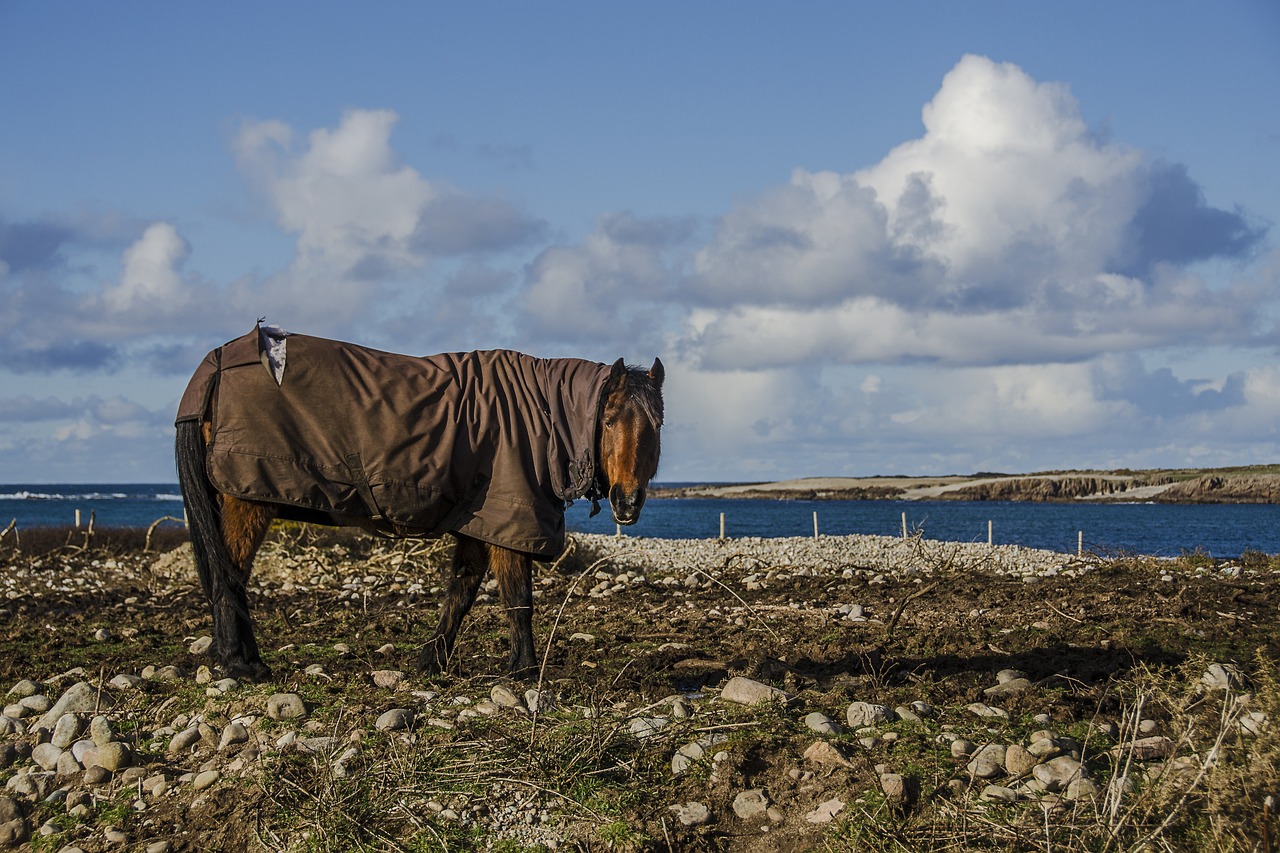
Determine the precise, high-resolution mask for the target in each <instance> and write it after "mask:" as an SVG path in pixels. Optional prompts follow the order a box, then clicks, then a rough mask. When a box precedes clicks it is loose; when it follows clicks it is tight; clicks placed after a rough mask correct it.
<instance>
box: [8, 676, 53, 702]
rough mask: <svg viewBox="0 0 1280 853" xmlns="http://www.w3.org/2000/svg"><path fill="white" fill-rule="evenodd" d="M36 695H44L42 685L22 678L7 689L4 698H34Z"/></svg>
mask: <svg viewBox="0 0 1280 853" xmlns="http://www.w3.org/2000/svg"><path fill="white" fill-rule="evenodd" d="M38 693H44V685H43V684H40V683H39V682H37V681H32V680H31V679H29V678H24V679H22V680H21V681H19V682H18V683H17V684H15V685H13V686H12V687H10V688H9V692H8V693H6V694H5V695H6V696H12V697H13V698H15V699H25V698H27V697H28V696H35V695H36V694H38Z"/></svg>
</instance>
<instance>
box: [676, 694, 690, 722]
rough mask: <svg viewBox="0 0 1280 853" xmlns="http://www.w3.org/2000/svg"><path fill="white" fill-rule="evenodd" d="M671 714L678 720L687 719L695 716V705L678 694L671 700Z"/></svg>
mask: <svg viewBox="0 0 1280 853" xmlns="http://www.w3.org/2000/svg"><path fill="white" fill-rule="evenodd" d="M671 716H672V717H674V718H676V719H677V720H687V719H689V718H690V717H692V716H693V706H692V705H690V704H689V703H688V702H686V701H685V700H684V699H682V698H681V697H679V696H677V697H676V698H674V699H672V700H671Z"/></svg>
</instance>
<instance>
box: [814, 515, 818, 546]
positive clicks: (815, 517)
mask: <svg viewBox="0 0 1280 853" xmlns="http://www.w3.org/2000/svg"><path fill="white" fill-rule="evenodd" d="M813 541H814V542H817V541H818V511H817V510H816V509H815V510H814V511H813Z"/></svg>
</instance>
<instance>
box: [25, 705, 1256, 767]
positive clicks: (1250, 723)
mask: <svg viewBox="0 0 1280 853" xmlns="http://www.w3.org/2000/svg"><path fill="white" fill-rule="evenodd" d="M1266 727H1267V713H1266V711H1250V712H1249V713H1247V714H1245V715H1244V716H1242V717H1241V718H1240V734H1242V735H1244V736H1245V737H1258V736H1259V735H1261V734H1262V732H1263V731H1264V730H1265V729H1266ZM2 766H4V765H3V764H0V767H2Z"/></svg>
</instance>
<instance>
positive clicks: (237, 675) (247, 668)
mask: <svg viewBox="0 0 1280 853" xmlns="http://www.w3.org/2000/svg"><path fill="white" fill-rule="evenodd" d="M223 669H224V670H225V671H226V673H227V675H228V676H230V677H231V678H234V679H236V680H238V681H252V682H254V683H262V682H265V681H271V680H272V676H271V667H269V666H267V665H266V664H265V663H263V662H262V661H257V662H255V663H248V662H237V663H229V664H227V665H225V666H224V667H223Z"/></svg>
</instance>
